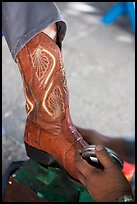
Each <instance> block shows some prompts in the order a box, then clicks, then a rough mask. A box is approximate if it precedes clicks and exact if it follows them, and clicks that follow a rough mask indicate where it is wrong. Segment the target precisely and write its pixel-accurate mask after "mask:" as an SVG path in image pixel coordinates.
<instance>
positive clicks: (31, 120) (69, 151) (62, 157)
mask: <svg viewBox="0 0 137 204" xmlns="http://www.w3.org/2000/svg"><path fill="white" fill-rule="evenodd" d="M14 3H15V4H16V2H14ZM28 3H29V2H28ZM15 4H14V5H15ZM17 5H19V6H20V4H17ZM23 5H24V4H23ZM45 5H46V3H45ZM48 5H49V4H48ZM25 6H26V7H25V8H24V9H25V10H24V12H25V11H26V10H27V12H28V13H29V11H30V12H33V11H32V9H34V10H35V9H37V7H35V6H37V4H36V5H34V4H28V6H27V5H26V3H25ZM32 6H34V7H33V8H31V7H32ZM38 6H40V5H38ZM42 6H43V5H42ZM10 9H11V8H10ZM16 9H17V7H16ZM39 9H40V8H39ZM10 11H11V10H10ZM15 12H17V10H16V11H15ZM44 12H46V11H45V10H44ZM13 13H14V12H13ZM25 13H26V12H25ZM25 13H23V14H22V17H23V18H24V20H25V23H24V22H23V23H22V26H24V27H26V25H27V26H28V28H30V27H31V26H29V25H28V22H27V20H28V19H27V16H24V15H25ZM38 15H39V14H37V12H36V13H35V15H34V13H33V18H34V19H37V16H38ZM53 16H54V15H53ZM14 20H15V19H14ZM5 22H6V20H5ZM12 23H13V22H12ZM15 23H16V22H15ZM30 23H31V22H30ZM56 26H57V23H55V22H52V23H50V24H49V25H48V26H46V27H43V29H41V30H39V32H38V30H37V29H35V30H37V32H35V34H34V35H31V38H28V39H27V40H26V41H24V43H23V44H22V45H20V48H18V50H16V49H15V50H16V52H15V53H14V55H13V57H14V58H15V60H16V62H17V64H18V66H19V70H20V72H21V76H22V79H23V85H24V94H25V97H26V111H27V121H26V128H25V133H24V142H25V146H26V151H27V154H28V156H29V157H30V158H32V159H35V160H36V161H38V162H40V163H42V164H46V165H48V162H47V160H46V159H47V153H48V155H50V156H52V157H53V158H55V159H56V160H57V161H58V162H59V163H60V164H61V165H62V166H63V167H64V168H65V170H66V171H67V172H68V173H69V174H70V175H71V176H72V177H73V178H75V179H77V167H76V160H77V159H78V158H80V152H81V151H82V149H83V148H84V147H85V146H87V145H88V143H87V142H86V141H85V140H83V138H82V136H81V135H80V134H79V133H78V131H77V130H76V128H75V126H74V125H73V123H72V121H71V117H70V112H69V98H68V95H69V94H68V88H67V80H66V75H65V68H64V63H63V59H62V53H61V49H60V48H61V46H59V45H61V43H62V42H61V38H60V36H59V35H58V32H57V27H56ZM5 27H6V25H5ZM15 27H16V25H15ZM36 27H37V26H36ZM38 27H39V25H38ZM29 33H31V31H29ZM5 34H6V37H7V39H10V37H9V33H5ZM26 35H27V34H26ZM16 36H17V34H16ZM17 38H18V37H17ZM22 39H25V36H24V35H23V36H22ZM14 41H16V39H14ZM8 42H9V41H8ZM10 42H11V41H10ZM21 42H22V41H20V43H21ZM10 45H11V44H10ZM12 45H13V44H12ZM15 45H16V44H15Z"/></svg>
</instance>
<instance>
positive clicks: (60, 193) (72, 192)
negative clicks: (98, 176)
mask: <svg viewBox="0 0 137 204" xmlns="http://www.w3.org/2000/svg"><path fill="white" fill-rule="evenodd" d="M13 176H14V179H15V180H16V181H18V182H20V183H21V184H23V185H24V186H26V187H28V188H29V189H31V190H32V191H33V192H35V193H36V194H37V195H38V196H39V197H42V198H44V199H45V200H47V201H49V202H95V201H94V200H93V199H92V197H91V196H90V195H89V193H88V191H87V190H86V188H85V187H84V186H83V185H82V184H81V183H79V182H75V181H74V180H73V179H71V178H70V176H68V174H67V173H66V172H65V171H64V170H63V169H62V168H61V167H60V166H59V164H58V163H57V162H55V163H54V165H52V166H48V167H46V166H43V165H41V164H39V163H37V162H35V161H34V160H31V159H29V160H27V161H25V162H24V164H23V165H22V166H21V167H20V169H18V170H17V171H16V172H15V173H14V175H13Z"/></svg>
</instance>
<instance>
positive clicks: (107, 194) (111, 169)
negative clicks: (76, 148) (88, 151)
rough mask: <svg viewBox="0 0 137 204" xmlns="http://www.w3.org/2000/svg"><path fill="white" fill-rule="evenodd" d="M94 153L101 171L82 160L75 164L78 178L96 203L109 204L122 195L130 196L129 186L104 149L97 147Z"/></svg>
mask: <svg viewBox="0 0 137 204" xmlns="http://www.w3.org/2000/svg"><path fill="white" fill-rule="evenodd" d="M95 152H96V156H97V158H98V160H99V161H100V162H101V164H102V165H103V166H104V169H103V170H101V169H98V168H96V167H93V166H91V165H90V164H88V162H87V161H86V160H84V159H83V158H81V159H80V160H78V161H77V162H76V166H77V168H78V170H79V171H78V178H79V180H80V182H81V183H82V184H83V185H84V186H85V187H86V188H87V190H88V192H89V193H90V195H91V196H92V198H93V199H94V200H95V201H96V202H111V201H115V200H116V199H118V198H119V197H121V196H123V195H132V192H131V187H130V184H129V183H128V181H127V179H126V177H125V176H124V174H123V172H122V171H121V169H120V168H119V167H118V166H117V165H116V164H115V163H114V162H113V160H112V158H111V156H110V155H109V154H108V152H107V151H106V149H105V148H103V147H102V146H101V145H97V146H96V148H95Z"/></svg>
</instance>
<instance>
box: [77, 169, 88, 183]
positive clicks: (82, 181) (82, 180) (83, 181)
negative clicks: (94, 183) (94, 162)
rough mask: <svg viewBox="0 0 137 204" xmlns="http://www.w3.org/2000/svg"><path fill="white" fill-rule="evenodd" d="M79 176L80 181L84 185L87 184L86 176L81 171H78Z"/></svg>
mask: <svg viewBox="0 0 137 204" xmlns="http://www.w3.org/2000/svg"><path fill="white" fill-rule="evenodd" d="M77 177H78V179H79V181H80V182H81V183H82V184H83V185H84V186H86V177H85V176H84V175H83V174H82V173H81V172H80V171H78V172H77Z"/></svg>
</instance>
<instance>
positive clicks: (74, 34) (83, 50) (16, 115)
mask: <svg viewBox="0 0 137 204" xmlns="http://www.w3.org/2000/svg"><path fill="white" fill-rule="evenodd" d="M113 4H114V3H112V2H109V3H107V2H86V3H84V2H57V5H58V6H59V8H60V10H61V11H62V13H63V15H64V17H65V19H66V22H67V33H66V37H65V39H64V44H63V52H64V62H65V68H66V73H67V79H68V87H69V94H70V111H71V116H72V120H73V122H74V123H75V124H76V125H79V126H81V127H85V128H93V129H96V130H98V131H100V132H102V133H104V134H108V135H111V136H115V137H118V136H123V137H131V136H134V135H135V37H134V34H133V33H132V30H131V24H130V22H129V19H128V18H127V17H126V16H125V17H120V18H119V19H118V20H117V21H116V22H115V23H114V24H112V25H110V26H106V25H104V24H102V22H101V19H102V17H103V15H104V13H105V12H106V11H107V10H108V9H110V8H111V6H112V5H113ZM24 106H25V98H24V94H23V84H22V79H21V75H20V72H19V69H18V67H17V65H16V63H15V62H14V61H13V59H12V57H11V55H10V52H9V49H8V47H7V44H6V41H5V38H4V37H3V39H2V125H3V127H4V129H5V131H3V137H2V173H4V172H5V170H6V168H7V167H8V165H9V164H10V163H11V162H12V161H18V160H25V159H27V156H26V152H25V148H24V144H23V134H24V128H25V120H26V112H25V108H24Z"/></svg>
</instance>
